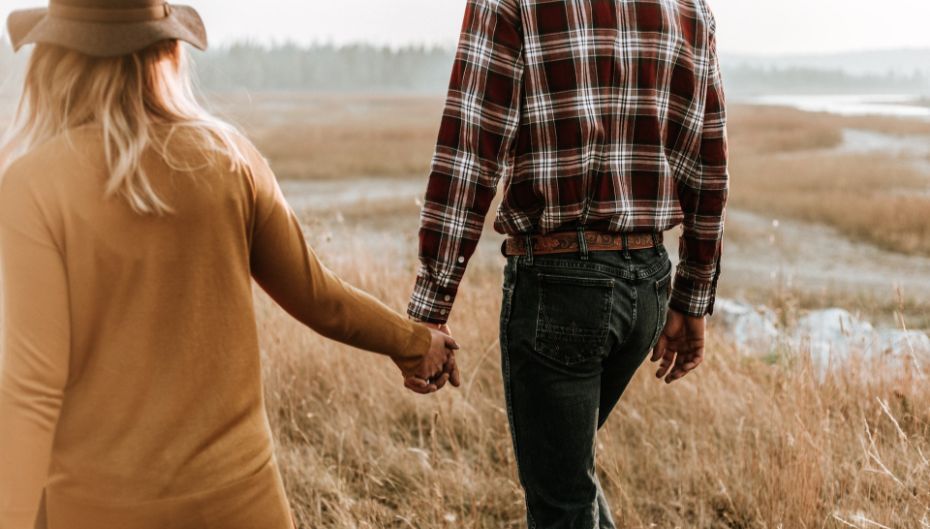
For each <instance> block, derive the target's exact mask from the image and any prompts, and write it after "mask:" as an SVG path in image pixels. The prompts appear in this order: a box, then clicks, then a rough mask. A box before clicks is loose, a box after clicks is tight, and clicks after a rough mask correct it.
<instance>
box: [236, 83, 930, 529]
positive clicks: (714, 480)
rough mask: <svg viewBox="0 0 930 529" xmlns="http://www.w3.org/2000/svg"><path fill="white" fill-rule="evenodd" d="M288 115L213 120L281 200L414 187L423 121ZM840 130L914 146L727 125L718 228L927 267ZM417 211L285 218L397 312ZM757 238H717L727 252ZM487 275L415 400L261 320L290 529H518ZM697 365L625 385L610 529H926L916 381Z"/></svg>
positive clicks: (844, 123)
mask: <svg viewBox="0 0 930 529" xmlns="http://www.w3.org/2000/svg"><path fill="white" fill-rule="evenodd" d="M294 97H295V96H292V95H264V96H254V97H253V99H252V101H251V104H250V106H249V107H248V108H250V109H251V110H247V111H243V110H242V107H238V110H237V111H235V112H232V116H233V118H234V119H235V120H236V121H237V122H239V123H240V124H241V125H242V126H243V127H244V128H246V129H248V130H249V131H250V132H251V134H252V136H253V137H254V138H255V139H256V141H257V142H258V144H259V145H260V147H262V148H263V149H264V151H265V152H266V153H267V154H268V155H269V157H270V158H271V160H272V162H273V165H274V167H275V168H276V169H277V170H278V171H279V173H280V175H281V176H282V177H283V178H286V179H294V178H296V179H305V180H310V181H313V182H319V181H332V180H336V181H344V183H345V186H347V187H348V186H352V185H362V184H361V183H360V182H362V180H359V178H360V177H364V178H366V180H364V182H365V184H364V185H365V186H368V187H369V188H374V187H375V184H373V183H372V182H375V183H376V182H379V181H380V180H381V179H384V180H385V182H386V185H389V186H391V185H399V184H400V183H401V182H409V181H410V180H411V179H413V180H417V181H420V182H422V180H423V176H424V175H425V172H426V170H427V168H428V160H429V154H430V151H431V148H432V142H433V138H434V135H435V130H436V127H437V116H438V115H439V113H440V111H441V101H439V100H418V99H403V98H400V99H397V98H393V99H385V98H343V97H336V96H333V97H307V98H306V99H303V98H302V96H296V99H294ZM288 101H296V102H297V104H293V105H288V104H287V102H288ZM228 104H229V102H228V101H227V102H226V105H228ZM226 105H224V106H223V107H222V108H230V107H229V106H226ZM846 129H857V130H867V131H874V132H876V133H881V134H886V135H890V136H898V135H900V136H902V137H903V136H907V137H915V136H921V135H927V134H930V125H926V124H921V123H917V122H909V121H899V120H894V119H883V118H838V117H830V116H825V115H823V116H821V115H811V114H805V113H802V112H795V111H790V110H785V109H766V108H754V107H738V108H735V109H734V112H733V122H732V130H731V136H732V145H733V146H732V149H733V157H734V176H735V177H734V191H733V203H734V205H735V207H737V208H740V209H745V210H747V211H753V212H757V213H759V214H766V215H777V216H784V217H786V218H794V219H798V220H799V221H805V222H815V223H821V224H826V225H829V226H832V227H835V228H837V229H839V230H842V231H843V232H844V233H846V234H848V235H849V236H850V237H852V238H854V239H856V240H861V241H864V242H867V243H870V244H877V245H880V247H882V248H888V249H894V250H897V251H902V252H911V253H915V254H919V253H926V252H930V232H928V231H926V228H925V226H924V225H923V223H922V222H920V221H919V220H920V219H921V218H926V213H927V207H928V206H927V204H928V203H927V202H926V201H924V199H922V198H909V199H906V200H904V199H902V197H901V196H900V195H901V194H902V193H896V192H894V191H895V190H912V189H918V188H921V186H923V187H924V188H926V182H927V181H926V180H923V179H922V178H924V177H923V176H922V175H921V174H920V173H919V171H918V170H917V169H915V168H914V167H912V165H911V164H910V163H909V162H908V161H906V160H903V159H901V158H900V157H898V156H896V155H894V154H882V153H878V154H876V153H874V152H869V153H855V152H846V151H841V150H839V149H840V148H841V147H842V144H843V142H844V134H843V131H844V130H846ZM417 209H418V208H417V205H416V203H414V201H413V200H406V199H394V200H384V201H375V200H372V201H364V200H363V201H360V202H358V203H355V204H354V205H351V204H350V205H340V204H331V205H328V206H326V207H323V206H318V207H309V208H307V209H305V210H303V211H302V218H303V219H304V220H305V222H306V225H307V230H308V237H309V238H310V239H311V242H312V243H313V244H314V246H315V247H316V248H317V249H318V251H319V252H320V253H321V254H322V255H323V256H324V257H325V259H326V260H327V262H329V263H330V265H331V266H332V267H333V268H334V269H336V270H337V271H339V272H340V273H341V274H343V275H344V276H345V277H346V278H348V279H349V280H350V281H352V282H353V283H355V284H357V285H359V286H361V287H363V288H366V289H368V290H370V291H371V292H373V293H375V294H376V295H377V296H378V297H380V298H381V299H383V300H386V301H387V302H389V303H390V304H392V305H393V306H394V307H396V308H397V309H398V310H402V309H403V308H404V303H405V300H406V299H407V296H408V295H409V292H410V288H411V286H412V282H413V277H414V273H415V261H414V255H415V240H414V237H415V228H416V214H417ZM886 210H890V211H893V212H894V214H884V213H883V212H884V211H886ZM757 236H758V235H757V234H755V233H754V232H752V231H751V230H746V229H741V227H740V226H735V227H734V228H733V233H732V234H731V235H729V236H728V237H730V238H733V239H734V240H735V241H736V242H741V241H740V239H741V238H742V239H747V238H752V237H757ZM787 251H789V252H790V251H791V246H790V245H789V246H788V249H787ZM826 251H828V250H826ZM840 264H842V263H840ZM500 267H501V261H500V258H499V257H498V256H497V255H495V254H494V252H493V244H489V245H487V247H486V248H484V249H483V251H481V252H479V256H478V259H477V261H475V263H474V265H473V266H472V269H471V270H470V272H469V274H468V277H467V280H466V285H465V286H464V287H463V289H462V292H463V294H462V296H461V298H460V299H459V301H458V304H457V306H456V310H455V313H454V316H453V320H452V327H453V331H454V332H455V334H456V337H457V338H458V339H459V341H460V342H461V343H462V344H463V346H464V349H463V351H462V352H461V353H460V355H459V356H460V362H461V364H462V367H463V369H464V373H465V384H464V387H463V388H462V389H460V390H447V391H444V392H441V393H440V394H438V395H436V396H433V397H429V398H422V397H418V396H415V395H411V394H408V393H406V392H405V391H403V390H402V388H401V384H400V380H399V378H398V375H397V373H395V372H394V368H393V367H392V366H391V364H390V362H389V361H387V360H386V359H383V358H378V357H374V356H371V355H368V354H365V353H361V352H358V351H352V350H348V349H346V348H344V347H341V346H338V345H334V344H332V343H329V342H326V341H325V340H322V339H320V338H318V337H316V336H314V335H313V334H312V333H310V332H308V331H306V330H304V329H302V328H300V326H299V325H298V324H296V323H294V322H293V321H290V320H289V319H288V318H287V317H286V316H284V315H283V314H282V313H281V312H280V311H279V310H277V309H275V308H273V306H272V304H271V303H270V302H269V301H267V300H265V299H264V298H262V301H261V303H260V311H259V318H260V321H261V322H262V327H263V329H264V330H263V343H264V354H265V355H266V356H267V362H266V368H267V400H268V408H269V412H270V414H271V417H272V422H273V427H274V430H275V432H276V435H277V439H278V448H279V450H278V453H279V458H280V461H281V463H282V466H283V468H284V470H285V476H286V481H287V486H288V490H289V491H290V494H291V499H292V502H293V506H294V508H295V511H296V514H297V517H298V520H299V522H300V525H301V527H302V528H333V529H337V528H338V529H369V528H371V529H375V528H398V529H400V528H416V529H428V528H441V527H455V528H475V529H500V528H517V527H525V522H524V521H523V510H522V496H521V491H520V488H519V485H518V482H517V478H516V470H515V467H514V461H513V456H512V452H511V447H510V437H509V433H508V430H507V421H506V415H505V412H504V408H503V406H504V404H503V395H502V385H501V382H500V375H499V366H500V359H499V354H500V353H499V348H498V342H497V331H498V310H499V300H500V294H499V289H500ZM727 288H730V289H731V290H733V288H732V287H727ZM760 296H761V298H762V299H764V300H766V302H768V303H771V304H772V305H774V306H776V307H785V306H791V307H792V310H794V311H803V310H804V308H805V307H807V306H815V305H817V306H820V305H825V304H838V305H841V306H842V304H843V303H847V302H848V303H853V302H855V303H858V304H859V306H860V307H862V308H865V309H866V310H867V312H868V313H870V314H872V315H875V316H876V317H878V316H881V315H884V316H885V317H887V319H888V320H889V321H896V319H897V315H900V314H904V313H905V312H907V313H909V314H911V315H914V314H918V315H919V314H923V313H926V312H927V310H926V309H927V305H926V304H925V303H924V302H923V301H921V300H920V299H917V298H907V300H906V301H905V300H903V298H902V299H901V300H898V301H893V300H892V301H887V302H885V301H882V302H879V301H878V300H877V299H876V298H874V297H872V296H871V295H869V294H865V293H859V292H855V291H850V292H843V293H832V294H829V295H826V294H824V295H822V296H821V295H819V294H818V293H817V292H810V291H792V290H790V289H779V290H778V291H768V292H762V293H760ZM827 306H830V305H827ZM921 321H923V320H921ZM709 349H710V357H709V361H708V362H707V364H705V366H702V368H701V369H700V370H699V371H698V372H697V373H696V374H695V375H694V376H693V377H691V378H689V379H686V380H685V381H684V382H682V383H679V384H678V385H675V386H671V387H669V386H664V385H662V384H660V383H657V382H656V381H655V380H653V379H652V377H651V376H650V372H651V369H643V370H642V371H641V373H640V374H639V375H638V377H637V379H636V380H635V382H634V384H633V385H632V386H631V388H630V390H629V392H628V393H627V395H626V396H625V397H624V399H623V401H622V402H621V405H620V406H619V408H618V410H617V412H616V414H615V416H614V417H613V418H612V419H611V421H610V422H609V423H608V425H607V427H606V428H605V430H604V431H603V432H602V433H601V435H600V437H599V443H598V450H599V464H600V472H601V479H602V482H603V483H604V484H605V486H606V488H607V490H608V494H609V496H610V497H611V498H612V499H613V507H614V508H615V511H616V515H617V519H618V524H619V526H620V527H623V528H630V529H632V528H657V529H666V528H669V529H671V528H682V529H723V528H731V529H750V528H752V529H813V528H845V527H854V528H860V529H866V528H892V529H924V528H930V461H928V459H927V458H928V457H930V385H928V384H927V375H928V370H927V368H926V367H925V366H924V367H921V368H911V369H909V370H907V371H906V372H904V373H901V372H896V374H895V375H887V376H884V375H882V373H885V372H886V371H885V369H884V367H883V366H882V365H872V364H865V363H861V364H854V365H847V366H844V367H843V368H842V369H840V370H838V371H836V372H835V373H833V374H831V375H829V376H827V377H825V378H823V377H821V376H820V373H819V371H818V370H817V369H815V368H814V367H813V366H812V365H811V364H810V362H809V361H808V360H806V355H805V353H804V351H793V350H782V351H779V352H778V353H777V355H775V356H774V357H773V356H772V355H767V354H758V355H757V354H754V353H756V352H754V351H737V350H735V349H734V348H733V347H732V346H730V345H728V344H727V343H725V341H724V340H723V339H722V338H721V337H719V336H713V337H712V340H711V344H710V348H709ZM759 353H764V352H762V351H760V352H759ZM879 362H880V360H879Z"/></svg>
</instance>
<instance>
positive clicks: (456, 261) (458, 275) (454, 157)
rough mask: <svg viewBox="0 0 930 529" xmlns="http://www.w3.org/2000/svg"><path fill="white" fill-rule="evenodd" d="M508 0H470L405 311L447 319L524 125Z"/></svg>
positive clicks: (519, 44) (517, 33)
mask: <svg viewBox="0 0 930 529" xmlns="http://www.w3.org/2000/svg"><path fill="white" fill-rule="evenodd" d="M521 31H522V30H521V22H520V14H519V7H518V6H516V5H514V3H513V2H512V1H510V0H500V1H492V0H469V2H468V5H467V8H466V12H465V21H464V24H463V28H462V35H461V39H460V41H459V45H458V50H457V53H456V58H455V64H454V66H453V71H452V80H451V83H450V87H449V93H448V98H447V101H446V107H445V112H444V114H443V118H442V123H441V125H440V130H439V139H438V141H437V145H436V152H435V155H434V157H433V163H432V169H431V172H430V176H429V184H428V186H427V191H426V199H425V201H424V206H423V212H422V216H421V224H420V270H419V273H418V275H417V281H416V285H415V287H414V292H413V296H412V298H411V301H410V305H409V307H408V309H407V313H408V314H409V315H410V316H411V317H412V318H414V319H416V320H420V321H427V322H432V323H445V322H446V321H447V320H448V318H449V313H450V311H451V310H452V304H453V302H454V300H455V297H456V293H457V292H458V287H459V283H460V282H461V281H462V277H463V275H464V274H465V268H466V266H467V265H468V261H469V260H470V259H471V257H472V255H473V254H474V252H475V249H476V248H477V246H478V240H479V238H480V237H481V232H482V230H483V228H484V221H485V217H486V216H487V213H488V210H489V209H490V206H491V202H492V200H493V199H494V195H495V194H496V191H497V184H498V182H499V181H500V178H501V176H502V175H503V174H504V171H505V170H506V168H507V167H508V165H509V163H508V162H509V160H510V158H511V157H512V148H513V144H514V141H515V138H516V136H517V131H518V129H519V124H520V105H521V93H522V86H523V71H524V58H523V38H522V34H521Z"/></svg>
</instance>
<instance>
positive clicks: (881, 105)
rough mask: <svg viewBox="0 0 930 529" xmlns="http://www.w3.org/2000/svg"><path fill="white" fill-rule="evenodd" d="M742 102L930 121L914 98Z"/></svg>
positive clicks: (791, 98)
mask: <svg viewBox="0 0 930 529" xmlns="http://www.w3.org/2000/svg"><path fill="white" fill-rule="evenodd" d="M740 102H743V103H751V104H755V105H771V106H784V107H792V108H796V109H798V110H803V111H805V112H829V113H831V114H838V115H841V116H892V117H900V118H912V119H924V120H928V121H930V105H927V104H926V101H921V100H920V99H919V98H917V97H915V96H913V95H767V96H758V97H751V98H746V99H744V100H742V101H740Z"/></svg>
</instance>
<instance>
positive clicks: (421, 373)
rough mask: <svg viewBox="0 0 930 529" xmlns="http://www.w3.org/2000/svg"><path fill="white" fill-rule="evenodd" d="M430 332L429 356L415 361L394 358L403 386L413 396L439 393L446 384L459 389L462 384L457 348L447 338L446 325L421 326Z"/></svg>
mask: <svg viewBox="0 0 930 529" xmlns="http://www.w3.org/2000/svg"><path fill="white" fill-rule="evenodd" d="M424 325H426V326H427V327H429V328H430V335H431V338H432V340H431V342H430V348H429V352H427V353H426V355H425V356H423V357H420V358H415V359H410V358H395V359H394V363H395V364H397V367H399V368H400V370H401V373H403V375H404V386H405V387H406V388H407V389H409V390H410V391H413V392H415V393H420V394H423V395H427V394H430V393H435V392H437V391H439V390H440V389H442V388H443V387H444V386H445V385H446V383H451V384H452V385H453V386H455V387H459V386H460V385H461V383H462V381H461V375H460V374H459V368H458V365H456V363H455V351H456V350H458V348H459V346H458V344H457V343H456V342H455V340H453V339H452V337H451V336H449V327H448V326H447V325H441V326H440V325H432V324H424Z"/></svg>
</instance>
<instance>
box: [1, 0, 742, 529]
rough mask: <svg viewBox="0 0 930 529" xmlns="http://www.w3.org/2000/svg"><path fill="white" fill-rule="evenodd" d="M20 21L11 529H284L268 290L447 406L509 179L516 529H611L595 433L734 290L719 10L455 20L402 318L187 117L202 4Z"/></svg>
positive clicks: (5, 194) (276, 191)
mask: <svg viewBox="0 0 930 529" xmlns="http://www.w3.org/2000/svg"><path fill="white" fill-rule="evenodd" d="M8 28H9V35H10V37H11V40H12V43H13V46H14V47H15V48H16V49H19V48H20V47H21V46H23V45H26V44H35V47H34V49H33V50H32V55H31V58H30V61H29V66H28V71H27V74H26V78H25V83H24V86H23V90H22V99H21V103H20V107H19V110H18V113H17V115H16V117H15V120H14V122H13V124H12V125H11V127H10V128H9V130H8V131H7V133H6V135H5V136H4V140H3V142H2V143H0V175H2V180H0V251H2V256H0V259H2V261H0V262H2V269H3V274H2V283H0V285H2V289H3V353H2V354H3V356H2V364H0V369H2V371H0V528H3V529H27V528H33V527H48V528H52V529H110V528H112V529H168V528H174V529H188V528H190V529H194V528H198V529H200V528H216V529H257V528H262V529H266V528H267V529H284V528H290V527H293V526H294V522H293V517H292V515H291V512H290V507H289V504H288V501H287V497H286V494H285V491H284V487H283V485H282V481H281V477H280V474H279V471H278V466H277V463H276V461H275V457H274V450H273V442H272V436H271V432H270V428H269V424H268V419H267V416H266V411H265V408H264V402H263V397H262V381H261V365H260V354H259V346H258V331H257V325H256V322H255V316H254V312H253V300H252V280H253V279H254V281H255V282H257V283H258V284H259V285H260V286H261V287H262V288H263V289H264V290H265V291H266V292H268V294H269V295H270V296H271V297H272V298H273V299H274V300H275V302H277V303H278V304H279V305H281V306H282V307H283V308H284V309H285V310H287V311H288V312H289V313H290V314H291V315H293V316H294V317H295V318H297V319H298V320H300V321H301V322H303V323H304V324H306V325H307V326H308V327H310V328H311V329H313V330H315V331H317V332H319V333H321V334H322V335H324V336H326V337H328V338H331V339H333V340H338V341H340V342H343V343H346V344H349V345H352V346H355V347H357V348H360V349H364V350H368V351H373V352H377V353H381V354H384V355H388V356H390V357H391V358H392V359H393V360H394V362H395V363H396V364H397V365H398V366H399V367H400V369H401V372H402V373H403V376H404V381H405V382H404V384H405V386H406V387H407V388H409V389H410V390H413V391H416V392H418V393H432V392H434V391H437V390H439V389H441V388H442V387H443V386H444V385H446V384H452V385H456V386H457V385H459V384H460V383H461V380H460V375H459V371H458V367H457V365H456V360H455V351H456V350H457V349H458V345H457V344H456V343H455V341H454V340H453V339H452V338H451V336H450V335H449V327H448V326H447V321H448V320H449V317H450V314H451V313H452V308H453V304H454V301H455V298H456V295H457V293H458V287H459V284H460V281H461V279H462V277H463V275H464V273H465V269H466V266H467V264H468V262H469V259H470V258H471V257H472V255H473V253H474V252H475V249H476V247H477V244H478V240H479V238H480V236H481V233H482V229H483V226H484V221H485V217H486V215H487V213H488V210H489V209H490V206H491V203H492V200H493V198H494V197H495V195H496V194H497V193H498V187H499V184H500V183H501V182H503V191H502V193H503V201H502V203H501V206H500V208H499V210H498V212H497V216H496V221H495V229H496V230H497V231H499V232H501V233H503V234H506V235H507V240H506V242H505V244H504V245H503V247H502V252H503V253H504V255H505V256H506V259H507V263H506V267H505V271H504V283H503V304H502V312H501V340H500V343H501V352H502V367H503V384H504V389H505V395H506V404H507V411H508V416H509V422H510V428H511V433H512V435H513V442H514V448H515V452H516V456H517V457H516V459H517V463H518V470H519V477H520V481H521V484H522V485H523V487H524V489H525V491H526V506H527V523H528V525H529V527H531V528H540V529H560V528H566V529H567V528H573V529H575V528H577V529H595V528H598V529H605V528H606V529H610V528H613V527H615V525H614V521H613V516H612V514H611V511H610V508H609V506H608V502H607V499H606V497H605V495H604V493H603V489H602V487H601V484H600V483H599V482H598V479H597V475H596V473H595V446H596V443H595V436H596V433H597V430H598V429H599V428H600V427H601V426H602V425H603V424H604V422H605V421H606V420H607V418H608V416H609V415H610V412H611V410H612V409H613V408H614V406H615V405H616V404H617V402H618V400H619V399H620V396H621V395H622V393H623V392H624V390H625V389H626V387H627V385H628V383H629V381H630V379H631V378H632V376H633V375H634V373H635V372H636V370H637V369H638V368H639V367H640V365H641V364H642V363H643V361H644V360H645V359H646V358H647V357H648V356H649V353H650V352H652V360H653V361H656V362H660V367H659V370H658V373H657V375H658V377H659V378H660V379H664V380H665V381H666V382H673V381H675V380H677V379H679V378H681V377H683V376H685V375H686V374H688V373H689V372H690V371H692V370H693V369H695V368H696V367H697V366H698V365H699V364H700V363H701V361H702V359H703V354H704V321H705V317H706V316H707V315H708V314H710V313H712V311H713V305H714V297H715V291H716V285H717V279H718V277H719V274H720V256H721V239H722V233H723V218H724V209H725V205H726V201H727V190H728V179H729V178H728V171H727V142H726V112H725V104H724V95H723V89H722V82H721V79H720V71H719V65H718V60H717V52H716V44H715V25H714V18H713V15H712V14H711V11H710V9H709V8H708V6H707V5H706V3H705V0H583V1H568V0H565V1H561V0H468V2H467V7H466V13H465V21H464V25H463V28H462V34H461V40H460V43H459V47H458V52H457V54H456V59H455V64H454V69H453V74H452V79H451V86H450V89H449V95H448V100H447V104H446V107H445V112H444V113H443V116H442V118H441V126H440V132H439V138H438V142H437V146H436V151H435V155H434V158H433V163H432V169H431V173H430V175H429V183H428V186H427V189H426V200H425V205H424V208H423V212H422V221H421V230H420V260H421V263H422V266H421V268H420V272H419V274H418V277H417V280H416V284H415V286H414V291H413V295H412V298H411V301H410V304H409V308H408V314H407V315H406V316H401V315H399V314H396V313H395V312H393V311H392V310H390V309H389V308H387V307H386V306H385V305H384V304H382V303H381V302H380V301H378V300H377V299H375V298H373V297H372V296H370V295H368V294H366V293H365V292H363V291H360V290H358V289H356V288H354V287H352V286H350V285H348V284H346V283H345V282H343V281H342V280H341V279H339V278H338V277H337V276H336V275H334V274H333V273H332V272H330V271H329V270H328V269H327V268H326V267H325V266H323V265H322V264H321V263H320V261H319V260H318V259H317V257H316V255H315V254H314V252H313V250H312V249H311V248H309V247H308V245H307V244H306V242H305V239H304V236H303V234H302V232H301V226H300V224H299V222H298V220H297V217H296V216H295V215H294V213H293V212H292V210H291V209H290V207H289V206H288V204H287V202H286V201H285V199H284V196H283V194H282V192H281V189H280V187H279V186H278V183H277V181H276V179H275V177H274V174H273V173H272V171H271V169H270V167H269V165H268V163H267V162H266V161H265V159H264V158H263V157H262V156H261V154H260V153H259V152H258V151H257V150H256V149H255V147H254V146H253V145H252V144H251V143H250V142H249V141H248V140H247V139H246V136H245V135H244V134H243V133H241V132H240V131H238V130H236V129H235V128H234V127H232V126H230V125H229V124H227V123H224V122H223V121H221V120H219V119H217V118H215V117H213V116H211V115H210V114H209V113H207V112H206V111H205V110H204V109H203V107H202V106H201V104H200V103H199V102H198V100H197V99H196V98H195V97H194V96H193V89H192V86H191V81H190V75H189V73H190V72H189V66H188V62H187V55H186V50H185V48H184V47H183V45H182V44H181V43H182V42H187V43H190V44H192V45H193V46H196V47H198V48H201V49H204V48H205V47H206V43H207V42H206V32H205V29H204V26H203V23H202V21H201V19H200V17H199V16H198V15H197V13H196V11H195V10H194V9H193V8H191V7H187V6H175V5H171V4H168V3H165V2H164V0H51V1H50V3H49V5H48V6H47V7H42V8H36V9H30V10H21V11H16V12H14V13H13V14H12V15H11V16H10V18H9V21H8ZM310 163H313V162H312V160H311V161H310ZM679 225H681V226H682V227H683V229H682V235H681V241H680V244H679V254H680V262H679V264H678V266H677V270H673V266H672V264H671V261H670V259H669V256H668V254H667V252H666V250H665V246H664V244H663V237H664V234H665V233H666V232H667V231H669V230H671V229H672V228H674V227H676V226H679ZM308 354H312V351H310V352H308Z"/></svg>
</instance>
